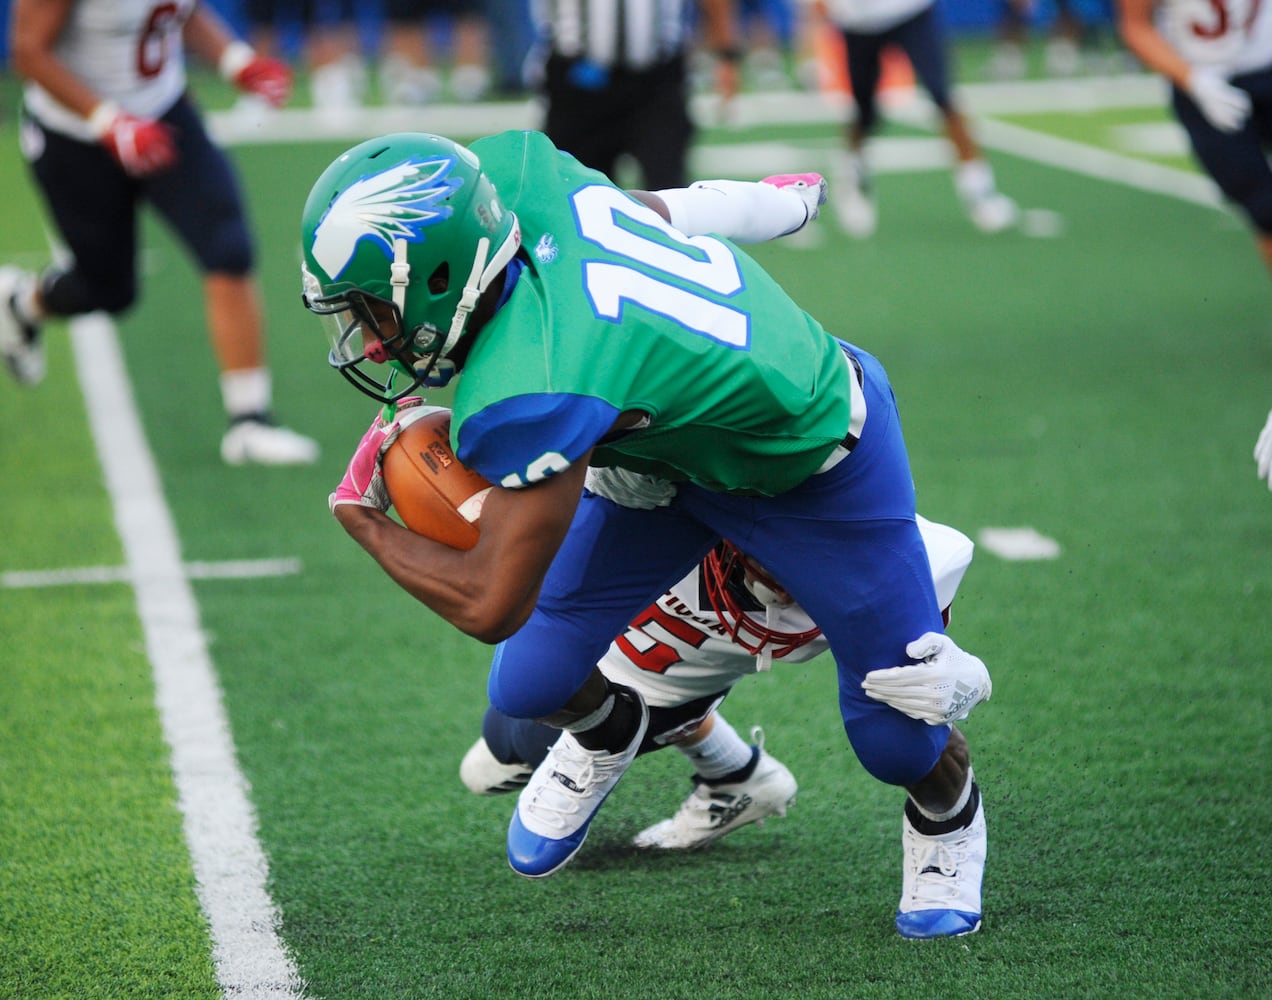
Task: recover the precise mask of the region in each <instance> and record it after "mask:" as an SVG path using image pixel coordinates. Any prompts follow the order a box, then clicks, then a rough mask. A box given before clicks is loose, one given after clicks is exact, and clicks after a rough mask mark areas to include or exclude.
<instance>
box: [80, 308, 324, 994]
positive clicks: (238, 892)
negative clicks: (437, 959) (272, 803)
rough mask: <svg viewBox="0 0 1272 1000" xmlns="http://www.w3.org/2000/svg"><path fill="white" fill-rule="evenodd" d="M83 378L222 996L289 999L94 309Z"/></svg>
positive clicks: (213, 694) (243, 817)
mask: <svg viewBox="0 0 1272 1000" xmlns="http://www.w3.org/2000/svg"><path fill="white" fill-rule="evenodd" d="M70 327H71V340H72V345H73V353H74V355H75V365H76V371H77V373H78V375H79V381H80V386H81V388H82V389H83V392H84V399H85V401H86V404H87V406H88V418H89V419H88V422H89V426H90V427H91V428H92V431H93V438H94V441H95V443H96V446H97V453H98V456H99V457H100V459H101V463H102V470H103V472H104V474H105V478H106V487H107V490H108V492H109V493H110V496H111V500H112V504H113V507H114V514H115V526H116V529H117V530H118V531H119V537H120V540H121V541H122V542H123V547H124V558H125V561H126V563H127V566H128V571H129V574H130V578H131V579H132V580H133V583H134V587H135V590H136V594H137V610H138V613H139V616H140V618H141V623H142V628H143V631H144V633H145V640H146V652H147V655H148V657H149V659H150V663H151V666H152V668H153V670H154V678H155V702H156V705H157V707H158V709H159V717H160V721H161V723H162V725H163V732H164V736H165V738H166V739H167V741H168V745H169V746H170V747H171V748H172V771H173V778H174V781H175V783H176V787H177V794H178V805H179V807H180V809H181V813H182V815H183V817H184V822H185V835H186V841H187V843H188V844H189V847H190V856H191V860H192V861H193V865H194V875H195V881H196V888H197V891H198V895H199V901H200V903H201V904H202V907H203V911H204V914H205V915H206V916H207V919H208V925H209V930H210V933H211V938H212V959H213V963H214V965H215V968H216V976H217V981H218V982H219V983H220V986H221V990H222V993H223V994H224V995H225V996H226V997H235V998H240V997H241V998H247V997H251V998H260V1000H296V998H300V997H303V996H304V984H303V983H302V982H301V979H300V976H299V974H298V973H297V971H296V967H295V965H294V964H293V963H292V960H291V958H290V956H289V955H288V954H287V953H286V951H285V950H284V948H283V946H282V942H281V940H280V938H279V935H278V928H279V923H280V918H279V914H278V910H277V908H276V907H275V906H274V903H273V901H272V900H271V899H270V898H269V895H268V893H267V892H266V889H265V887H266V884H267V877H268V865H267V863H266V860H265V854H264V852H263V851H262V849H261V846H260V843H259V841H258V840H257V839H256V814H255V812H254V810H253V808H252V805H251V802H250V800H249V798H248V791H249V789H248V784H247V779H246V778H245V777H244V776H243V773H242V772H241V771H240V770H239V767H238V762H237V760H236V757H235V752H234V744H233V740H232V738H231V736H230V728H229V723H228V720H227V719H226V716H225V709H224V705H223V704H222V700H221V690H220V687H219V685H218V683H217V679H216V674H215V672H214V670H213V667H212V662H211V659H210V657H209V656H208V650H207V646H206V644H205V642H204V637H203V630H202V627H201V625H200V621H199V611H198V606H197V605H196V604H195V601H194V596H193V594H192V592H191V589H190V582H189V580H188V579H187V577H186V573H185V570H184V568H183V566H182V564H181V555H180V545H179V543H178V540H177V534H176V530H175V528H174V526H173V523H172V516H171V513H170V512H169V510H168V507H167V504H166V502H165V501H164V497H163V490H162V488H161V486H160V482H159V476H158V472H157V470H156V469H155V465H154V459H153V456H152V455H151V454H150V449H149V446H148V444H147V442H146V439H145V434H144V432H143V430H142V426H141V420H140V417H139V416H138V413H137V409H136V405H135V403H134V400H133V396H132V389H131V386H130V383H129V381H128V375H127V373H126V371H125V369H124V364H123V358H122V356H121V353H120V349H119V339H118V337H117V335H116V332H115V327H114V324H113V323H111V321H110V319H109V318H108V317H106V316H104V315H100V314H95V315H89V316H84V317H81V318H79V319H76V320H73V321H72V322H71V324H70Z"/></svg>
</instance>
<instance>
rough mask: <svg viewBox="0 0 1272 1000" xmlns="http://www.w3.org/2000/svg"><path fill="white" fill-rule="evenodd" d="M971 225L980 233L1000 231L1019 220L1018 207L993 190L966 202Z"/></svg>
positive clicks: (1010, 226)
mask: <svg viewBox="0 0 1272 1000" xmlns="http://www.w3.org/2000/svg"><path fill="white" fill-rule="evenodd" d="M967 214H968V215H969V216H971V219H972V225H974V226H975V227H976V228H977V229H979V230H980V231H981V232H982V233H1001V232H1002V231H1003V230H1005V229H1010V228H1012V226H1014V225H1015V224H1016V223H1017V222H1018V221H1019V220H1020V209H1019V207H1017V205H1016V203H1015V202H1014V201H1012V200H1011V199H1010V198H1008V197H1007V196H1006V195H1005V194H999V193H997V192H994V193H993V194H990V195H986V196H985V197H984V198H977V199H976V200H975V201H971V202H968V203H967Z"/></svg>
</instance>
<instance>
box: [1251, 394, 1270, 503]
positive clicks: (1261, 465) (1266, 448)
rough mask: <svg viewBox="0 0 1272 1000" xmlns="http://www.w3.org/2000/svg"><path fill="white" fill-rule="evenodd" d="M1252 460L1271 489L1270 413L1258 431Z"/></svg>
mask: <svg viewBox="0 0 1272 1000" xmlns="http://www.w3.org/2000/svg"><path fill="white" fill-rule="evenodd" d="M1254 460H1255V462H1256V463H1257V464H1258V469H1259V478H1260V479H1266V480H1267V481H1268V489H1270V490H1272V413H1269V414H1268V422H1267V423H1266V424H1264V425H1263V430H1261V431H1259V440H1258V441H1256V442H1255V443H1254Z"/></svg>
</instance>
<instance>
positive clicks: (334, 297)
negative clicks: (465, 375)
mask: <svg viewBox="0 0 1272 1000" xmlns="http://www.w3.org/2000/svg"><path fill="white" fill-rule="evenodd" d="M302 243H303V247H304V262H303V266H302V278H303V282H304V295H303V299H304V303H305V306H306V307H307V308H308V309H309V310H310V311H311V312H314V313H316V314H317V315H319V316H320V317H321V318H322V320H323V323H324V326H325V327H326V330H327V339H328V343H329V346H330V352H329V354H328V362H329V363H330V364H331V366H332V367H334V368H336V369H337V370H338V371H340V373H341V374H342V375H344V376H345V378H346V379H348V380H349V381H350V382H351V383H352V384H353V385H354V386H355V387H357V388H358V389H359V390H361V391H362V392H364V393H366V394H367V395H369V396H372V397H373V398H375V399H378V400H381V401H383V402H394V401H396V400H398V399H400V398H402V397H403V396H405V395H408V394H409V393H411V392H413V391H415V390H416V389H418V388H419V386H421V385H444V384H445V383H446V382H447V381H449V378H450V376H451V375H453V374H454V370H455V365H454V363H453V362H450V363H448V361H447V356H448V355H449V354H450V353H451V352H452V351H453V350H454V349H455V347H456V346H457V344H458V343H459V341H460V339H461V338H462V337H463V335H464V334H465V332H467V327H468V320H469V317H470V315H471V313H472V311H473V309H474V308H475V307H476V305H477V303H478V301H479V299H480V296H481V293H482V292H484V291H485V290H486V289H487V288H488V287H489V286H490V285H491V284H492V283H493V281H494V279H495V278H496V277H497V276H498V275H499V274H501V273H502V272H503V270H504V268H505V267H506V266H507V264H508V262H509V261H510V260H511V259H512V257H513V256H514V255H515V253H516V251H517V249H518V247H519V246H520V243H521V236H520V228H519V227H518V225H517V220H516V216H515V215H514V214H513V213H512V212H509V211H508V210H506V209H505V208H504V207H503V205H502V204H501V202H500V201H499V197H498V194H497V193H496V192H495V189H494V186H493V185H492V184H491V183H490V180H489V179H488V178H487V177H486V175H485V174H484V173H483V172H482V171H481V164H480V162H479V161H478V160H477V158H476V156H474V155H473V154H472V152H471V151H469V150H468V149H466V148H465V147H463V146H460V145H458V144H457V143H454V142H452V141H451V140H449V139H445V138H443V137H441V136H435V135H428V134H423V133H401V134H396V135H388V136H383V137H381V138H379V139H372V140H369V141H367V142H364V143H361V144H360V145H358V146H355V147H354V148H353V149H351V150H349V151H348V152H346V153H344V154H343V155H341V156H340V157H339V158H338V159H337V160H336V161H335V162H334V163H333V164H332V165H331V166H329V167H328V168H327V170H326V171H324V172H323V174H322V176H321V177H319V178H318V181H317V182H316V183H315V185H314V187H313V190H312V191H311V192H310V195H309V200H308V202H307V203H306V205H305V212H304V217H303V220H302ZM465 279H466V280H465ZM373 366H387V367H386V368H382V369H380V370H379V371H377V370H376V369H375V368H374V367H373ZM402 376H405V383H402V384H400V385H395V382H399V383H400V382H401V377H402Z"/></svg>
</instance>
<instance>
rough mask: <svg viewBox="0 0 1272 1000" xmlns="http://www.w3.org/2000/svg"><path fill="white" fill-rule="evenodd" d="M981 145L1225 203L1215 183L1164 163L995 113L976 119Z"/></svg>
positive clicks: (1193, 199)
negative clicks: (997, 118)
mask: <svg viewBox="0 0 1272 1000" xmlns="http://www.w3.org/2000/svg"><path fill="white" fill-rule="evenodd" d="M977 130H978V135H979V137H980V141H981V145H982V146H987V147H989V148H990V149H996V150H998V151H999V152H1003V153H1011V154H1012V155H1014V156H1019V157H1020V158H1021V159H1025V160H1033V161H1034V162H1035V163H1043V164H1046V165H1048V166H1052V167H1059V168H1060V169H1062V170H1068V171H1070V172H1072V173H1075V174H1084V175H1085V176H1087V177H1095V178H1098V179H1099V180H1102V181H1111V182H1113V183H1114V184H1125V185H1126V186H1127V187H1133V188H1137V189H1139V190H1141V191H1151V192H1153V193H1155V194H1164V195H1169V196H1170V197H1172V198H1178V199H1180V200H1181V201H1190V202H1193V203H1194V204H1197V205H1207V206H1210V207H1212V208H1222V207H1223V197H1222V196H1221V195H1220V193H1219V189H1218V188H1217V187H1216V186H1215V182H1214V181H1212V180H1211V179H1210V178H1209V177H1203V176H1202V175H1201V174H1193V173H1189V172H1188V171H1186V170H1179V169H1177V168H1175V167H1167V166H1164V165H1163V164H1160V163H1150V162H1148V161H1147V160H1137V159H1135V158H1134V157H1130V156H1122V155H1121V154H1119V153H1111V152H1108V151H1107V150H1103V149H1097V148H1096V147H1094V146H1087V145H1084V144H1083V143H1080V142H1073V141H1071V140H1069V139H1057V138H1056V137H1055V136H1050V135H1044V134H1043V133H1041V132H1035V131H1033V130H1032V129H1027V128H1021V127H1020V126H1019V125H1012V124H1010V123H1008V122H1001V121H995V120H994V119H992V118H984V119H981V120H980V121H979V122H978V123H977Z"/></svg>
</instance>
